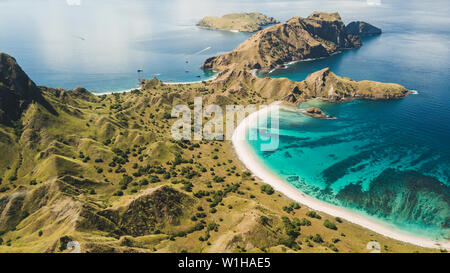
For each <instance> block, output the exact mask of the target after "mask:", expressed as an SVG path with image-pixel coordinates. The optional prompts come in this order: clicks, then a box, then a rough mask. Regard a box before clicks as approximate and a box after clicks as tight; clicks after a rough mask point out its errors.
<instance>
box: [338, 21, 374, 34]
mask: <svg viewBox="0 0 450 273" xmlns="http://www.w3.org/2000/svg"><path fill="white" fill-rule="evenodd" d="M345 31H347V33H348V34H351V35H358V36H360V37H364V36H373V35H379V34H381V33H382V31H381V29H380V28H377V27H375V26H373V25H371V24H369V23H366V22H361V21H355V22H351V23H349V24H348V25H347V26H346V27H345Z"/></svg>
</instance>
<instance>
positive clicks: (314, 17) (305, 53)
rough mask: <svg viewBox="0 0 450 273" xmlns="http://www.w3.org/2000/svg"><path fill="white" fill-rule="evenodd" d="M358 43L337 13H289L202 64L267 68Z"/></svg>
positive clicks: (358, 44) (329, 53) (331, 52)
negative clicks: (277, 22) (235, 46)
mask: <svg viewBox="0 0 450 273" xmlns="http://www.w3.org/2000/svg"><path fill="white" fill-rule="evenodd" d="M359 46H361V40H360V39H359V37H358V36H355V35H349V34H348V33H347V32H346V30H345V25H344V23H343V22H342V19H341V17H340V16H339V14H338V13H321V12H314V13H313V14H311V15H310V16H308V17H307V18H301V17H293V18H292V19H290V20H289V21H287V22H286V23H283V24H278V25H275V26H272V27H269V28H267V29H264V30H261V31H259V32H257V33H256V34H255V35H253V36H252V37H250V39H248V40H247V41H245V42H244V43H242V44H240V45H239V46H238V47H237V48H236V49H235V50H233V51H231V52H229V53H225V54H223V55H220V56H217V57H212V58H209V59H208V60H206V61H205V63H204V65H203V67H204V68H206V69H216V70H224V69H226V68H230V67H237V68H240V69H259V70H261V69H262V70H270V69H273V68H276V67H278V66H280V65H282V64H284V63H288V62H291V61H298V60H305V59H311V58H320V57H327V56H330V55H331V54H333V53H336V52H339V51H341V50H343V49H348V48H356V47H359Z"/></svg>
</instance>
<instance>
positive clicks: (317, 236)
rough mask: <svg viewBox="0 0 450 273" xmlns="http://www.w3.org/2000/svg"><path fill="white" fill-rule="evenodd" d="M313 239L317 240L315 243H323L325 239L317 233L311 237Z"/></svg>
mask: <svg viewBox="0 0 450 273" xmlns="http://www.w3.org/2000/svg"><path fill="white" fill-rule="evenodd" d="M311 240H313V242H315V243H318V244H319V243H323V239H322V236H320V234H316V235H314V236H313V237H312V238H311Z"/></svg>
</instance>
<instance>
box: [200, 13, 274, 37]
mask: <svg viewBox="0 0 450 273" xmlns="http://www.w3.org/2000/svg"><path fill="white" fill-rule="evenodd" d="M278 23H279V21H278V20H277V19H275V18H273V17H269V16H266V15H264V14H262V13H259V12H251V13H231V14H226V15H224V16H222V17H210V16H208V17H204V18H203V19H201V20H200V21H199V22H198V24H197V26H199V27H203V28H210V29H220V30H233V31H241V32H255V31H258V30H261V29H262V27H263V26H267V25H271V24H278Z"/></svg>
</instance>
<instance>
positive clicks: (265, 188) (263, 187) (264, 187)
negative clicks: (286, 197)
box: [261, 184, 275, 195]
mask: <svg viewBox="0 0 450 273" xmlns="http://www.w3.org/2000/svg"><path fill="white" fill-rule="evenodd" d="M261 191H262V192H265V193H266V194H268V195H272V194H273V193H274V192H275V191H274V189H273V188H272V186H270V185H268V184H264V185H261Z"/></svg>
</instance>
